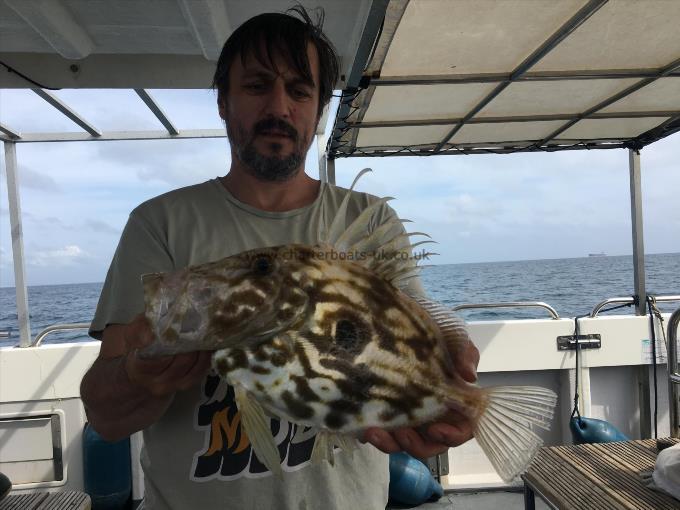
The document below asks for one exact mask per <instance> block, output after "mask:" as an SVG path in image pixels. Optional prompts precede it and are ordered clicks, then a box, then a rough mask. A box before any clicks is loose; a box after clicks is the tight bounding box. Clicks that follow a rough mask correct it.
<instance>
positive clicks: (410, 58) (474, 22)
mask: <svg viewBox="0 0 680 510" xmlns="http://www.w3.org/2000/svg"><path fill="white" fill-rule="evenodd" d="M585 3H586V2H585V0H560V1H559V2H550V1H544V0H504V1H502V2H499V1H497V0H456V1H451V0H418V1H415V2H409V4H408V7H407V8H406V12H405V13H404V16H403V17H402V19H401V22H400V24H399V27H398V28H397V32H396V34H395V37H394V39H393V41H392V44H391V47H390V49H389V50H388V52H387V56H386V58H385V63H384V64H383V68H382V73H381V76H383V77H387V76H411V75H437V74H470V73H475V74H476V73H497V72H509V71H512V70H513V69H514V68H515V67H517V66H518V65H519V64H520V63H521V62H522V61H523V60H524V59H525V58H526V57H527V56H528V55H530V54H531V53H532V52H533V51H535V50H536V48H538V47H540V46H541V44H543V43H544V42H545V40H547V39H548V38H549V37H550V36H551V35H552V34H553V33H554V32H555V31H556V30H557V29H558V28H559V27H560V26H562V24H563V23H564V22H565V21H566V20H567V19H569V18H570V17H571V16H572V15H573V14H574V13H576V12H577V11H578V10H579V9H580V8H581V7H582V6H583V5H584V4H585ZM527 20H531V23H527Z"/></svg>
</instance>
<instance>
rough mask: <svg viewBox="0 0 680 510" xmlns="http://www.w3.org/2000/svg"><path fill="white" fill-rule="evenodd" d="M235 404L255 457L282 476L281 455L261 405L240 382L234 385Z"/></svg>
mask: <svg viewBox="0 0 680 510" xmlns="http://www.w3.org/2000/svg"><path fill="white" fill-rule="evenodd" d="M234 397H235V400H236V406H237V407H238V410H239V412H240V413H241V427H242V430H243V431H244V432H245V433H246V435H247V436H248V438H249V439H250V444H251V445H252V447H253V451H254V452H255V454H256V455H257V458H258V459H260V460H261V461H262V463H263V464H264V465H265V466H266V467H267V469H269V471H271V472H272V473H274V474H275V475H278V476H282V475H283V470H282V469H281V457H280V456H279V449H278V448H277V447H276V442H275V441H274V437H273V436H272V432H271V428H270V426H269V418H267V416H266V415H265V413H264V409H262V406H261V405H260V404H259V403H258V402H257V400H255V399H254V398H252V397H250V396H249V395H248V392H247V391H246V390H245V388H243V386H241V385H240V384H236V385H235V386H234Z"/></svg>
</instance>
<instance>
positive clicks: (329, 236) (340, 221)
mask: <svg viewBox="0 0 680 510" xmlns="http://www.w3.org/2000/svg"><path fill="white" fill-rule="evenodd" d="M372 171H373V170H371V169H370V168H364V169H363V170H362V171H361V172H359V173H358V174H357V176H356V177H355V178H354V181H352V185H351V186H350V187H349V191H347V193H346V194H345V197H344V198H343V199H342V202H340V207H338V210H337V212H336V213H335V218H333V222H332V223H331V226H330V227H329V228H328V231H327V232H325V234H324V235H323V237H321V240H322V241H323V244H329V245H331V246H335V241H336V240H337V239H338V238H339V237H340V235H341V234H342V233H343V232H344V231H345V230H346V228H345V224H346V220H347V205H348V204H349V199H350V196H351V195H352V191H354V186H356V184H357V182H358V181H359V179H361V177H362V176H363V175H365V174H367V173H368V172H372ZM323 223H324V222H322V224H323Z"/></svg>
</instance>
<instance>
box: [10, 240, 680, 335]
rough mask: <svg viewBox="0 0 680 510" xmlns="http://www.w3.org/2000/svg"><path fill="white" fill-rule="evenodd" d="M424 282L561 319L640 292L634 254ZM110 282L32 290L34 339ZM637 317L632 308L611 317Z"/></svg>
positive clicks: (677, 269) (83, 318) (440, 291)
mask: <svg viewBox="0 0 680 510" xmlns="http://www.w3.org/2000/svg"><path fill="white" fill-rule="evenodd" d="M645 273H646V285H647V293H648V294H651V295H656V296H670V295H675V296H680V253H666V254H646V255H645ZM421 278H422V282H423V286H424V287H425V290H426V291H427V293H428V295H429V296H430V297H431V298H433V299H435V300H437V301H440V302H441V303H443V304H444V305H447V306H451V307H453V306H457V305H461V304H479V303H499V302H509V301H532V302H535V301H541V302H545V303H547V304H549V305H550V306H552V307H553V308H554V309H555V310H556V311H557V313H558V314H559V316H560V317H575V316H580V315H585V314H588V313H590V311H591V310H592V309H593V308H594V307H595V306H596V305H597V304H598V303H600V302H602V301H604V300H606V299H609V298H613V297H626V296H631V295H632V294H633V293H634V290H633V257H632V256H590V257H583V258H568V259H546V260H523V261H512V262H485V263H470V264H446V265H433V266H430V267H424V268H423V270H422V275H421ZM101 288H102V283H79V284H71V285H41V286H31V287H29V288H28V301H29V310H30V322H31V330H32V333H33V336H34V337H35V335H36V334H37V333H38V332H40V331H41V330H42V329H44V328H45V327H47V326H49V325H52V324H58V323H75V322H89V321H91V320H92V316H93V315H94V311H95V308H96V306H97V300H98V298H99V293H100V292H101ZM658 306H659V309H660V310H661V311H662V312H672V311H674V310H675V309H677V308H679V307H680V301H673V302H665V303H664V302H660V303H659V304H658ZM459 313H460V315H462V316H463V317H464V318H465V319H466V320H469V321H484V320H505V319H540V318H549V317H550V315H549V314H548V312H547V311H546V310H544V309H541V308H490V309H489V308H487V309H471V310H463V311H460V312H459ZM603 313H607V314H632V313H634V311H633V309H632V307H624V308H621V309H616V310H612V311H609V312H603ZM3 331H9V337H8V338H1V337H0V346H3V345H4V346H7V345H16V344H18V342H19V334H18V329H17V314H16V294H15V290H14V288H13V287H3V288H0V332H3ZM88 339H89V338H88V337H87V332H86V331H84V330H80V331H72V332H61V333H54V334H51V335H48V336H47V338H46V339H45V341H44V343H62V342H72V341H82V340H88Z"/></svg>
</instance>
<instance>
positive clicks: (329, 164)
mask: <svg viewBox="0 0 680 510" xmlns="http://www.w3.org/2000/svg"><path fill="white" fill-rule="evenodd" d="M326 175H327V176H328V182H329V183H331V184H335V160H334V159H327V160H326Z"/></svg>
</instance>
